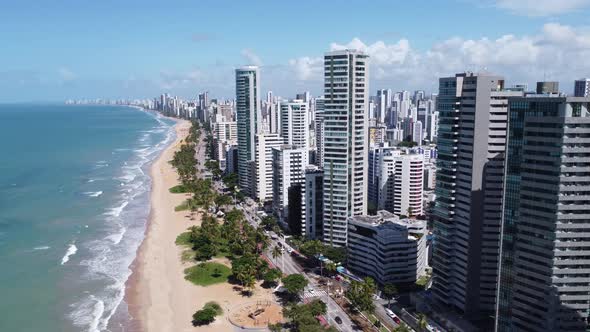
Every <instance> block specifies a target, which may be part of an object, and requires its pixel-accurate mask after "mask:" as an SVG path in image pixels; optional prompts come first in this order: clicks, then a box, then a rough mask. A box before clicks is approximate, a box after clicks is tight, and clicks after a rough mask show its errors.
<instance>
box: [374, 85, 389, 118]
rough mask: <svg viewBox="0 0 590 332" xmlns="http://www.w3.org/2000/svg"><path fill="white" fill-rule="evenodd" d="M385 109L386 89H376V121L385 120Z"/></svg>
mask: <svg viewBox="0 0 590 332" xmlns="http://www.w3.org/2000/svg"><path fill="white" fill-rule="evenodd" d="M386 110H387V90H383V89H382V90H377V110H376V111H375V118H376V119H377V122H378V123H384V122H385V112H386Z"/></svg>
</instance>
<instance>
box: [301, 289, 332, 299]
mask: <svg viewBox="0 0 590 332" xmlns="http://www.w3.org/2000/svg"><path fill="white" fill-rule="evenodd" d="M324 296H328V293H326V291H325V290H321V289H316V290H314V291H313V292H310V291H308V290H306V291H305V292H303V298H304V299H313V298H316V297H324Z"/></svg>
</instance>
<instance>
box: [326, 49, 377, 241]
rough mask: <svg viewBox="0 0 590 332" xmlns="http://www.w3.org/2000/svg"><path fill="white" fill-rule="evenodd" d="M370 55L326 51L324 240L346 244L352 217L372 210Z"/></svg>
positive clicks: (354, 51)
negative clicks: (369, 177) (369, 178)
mask: <svg viewBox="0 0 590 332" xmlns="http://www.w3.org/2000/svg"><path fill="white" fill-rule="evenodd" d="M368 91H369V66H368V56H367V55H365V54H364V53H362V52H359V51H356V50H343V51H334V52H328V53H326V54H325V56H324V99H325V100H324V104H325V106H324V107H325V111H324V127H325V128H324V135H325V136H324V222H323V225H324V231H323V235H324V242H325V243H327V244H330V245H334V246H345V245H346V243H347V242H346V241H347V234H348V225H347V223H348V218H349V217H351V216H354V215H363V214H366V213H367V167H366V166H367V157H368V152H369V151H368V149H369V136H368V120H369V119H368V104H369V96H368Z"/></svg>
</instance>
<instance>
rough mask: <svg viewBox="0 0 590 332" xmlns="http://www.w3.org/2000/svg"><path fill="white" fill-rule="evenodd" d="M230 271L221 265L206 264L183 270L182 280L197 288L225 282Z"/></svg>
mask: <svg viewBox="0 0 590 332" xmlns="http://www.w3.org/2000/svg"><path fill="white" fill-rule="evenodd" d="M230 275H231V269H230V268H229V267H227V266H225V265H223V264H219V263H213V262H206V263H201V264H198V265H195V266H193V267H189V268H187V269H185V270H184V279H186V280H188V281H190V282H192V283H193V284H195V285H199V286H209V285H213V284H217V283H220V282H227V280H228V278H229V276H230Z"/></svg>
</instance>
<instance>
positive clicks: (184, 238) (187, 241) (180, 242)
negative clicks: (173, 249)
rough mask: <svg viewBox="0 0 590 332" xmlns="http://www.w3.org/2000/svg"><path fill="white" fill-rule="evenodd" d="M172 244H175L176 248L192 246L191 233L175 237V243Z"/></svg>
mask: <svg viewBox="0 0 590 332" xmlns="http://www.w3.org/2000/svg"><path fill="white" fill-rule="evenodd" d="M174 243H176V245H177V246H192V245H193V244H192V243H191V232H184V233H180V235H178V236H177V237H176V241H175V242H174Z"/></svg>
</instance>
